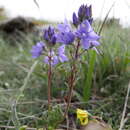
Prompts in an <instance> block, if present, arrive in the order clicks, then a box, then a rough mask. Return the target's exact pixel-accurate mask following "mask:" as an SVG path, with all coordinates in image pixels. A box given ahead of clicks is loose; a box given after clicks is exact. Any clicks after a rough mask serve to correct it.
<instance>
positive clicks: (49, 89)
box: [47, 49, 52, 110]
mask: <svg viewBox="0 0 130 130" xmlns="http://www.w3.org/2000/svg"><path fill="white" fill-rule="evenodd" d="M48 57H49V68H48V88H47V89H48V110H49V109H50V103H51V80H52V68H51V60H52V56H51V49H50V55H49V56H48Z"/></svg>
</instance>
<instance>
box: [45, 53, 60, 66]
mask: <svg viewBox="0 0 130 130" xmlns="http://www.w3.org/2000/svg"><path fill="white" fill-rule="evenodd" d="M44 62H45V63H46V64H48V65H49V64H51V66H55V65H56V64H58V63H59V59H58V56H56V55H55V53H54V51H51V53H49V55H48V56H45V57H44Z"/></svg>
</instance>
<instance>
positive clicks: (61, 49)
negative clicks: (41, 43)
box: [58, 45, 68, 62]
mask: <svg viewBox="0 0 130 130" xmlns="http://www.w3.org/2000/svg"><path fill="white" fill-rule="evenodd" d="M58 56H59V60H60V62H65V61H68V58H67V56H66V55H65V45H62V46H60V47H59V48H58Z"/></svg>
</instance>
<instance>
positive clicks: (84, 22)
mask: <svg viewBox="0 0 130 130" xmlns="http://www.w3.org/2000/svg"><path fill="white" fill-rule="evenodd" d="M82 26H84V28H85V29H86V32H91V31H92V30H93V29H92V27H91V25H90V23H89V21H88V20H85V21H83V23H82Z"/></svg>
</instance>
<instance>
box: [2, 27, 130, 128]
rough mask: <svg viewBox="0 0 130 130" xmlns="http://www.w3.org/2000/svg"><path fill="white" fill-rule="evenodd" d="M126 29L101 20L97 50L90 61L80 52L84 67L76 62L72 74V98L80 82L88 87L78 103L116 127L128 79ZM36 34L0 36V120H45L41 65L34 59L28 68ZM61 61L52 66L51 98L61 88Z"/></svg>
mask: <svg viewBox="0 0 130 130" xmlns="http://www.w3.org/2000/svg"><path fill="white" fill-rule="evenodd" d="M129 34H130V31H129V29H122V28H121V27H120V26H117V25H116V26H115V25H111V26H109V27H107V26H105V28H103V31H102V34H101V36H102V38H101V41H100V42H101V46H100V47H99V48H98V49H99V50H100V51H101V54H97V56H96V58H95V65H94V64H93V63H92V62H91V58H92V59H93V57H91V56H90V57H89V55H88V54H87V53H86V54H85V56H84V57H82V58H83V59H84V61H83V64H84V65H83V66H84V67H83V66H82V65H79V68H78V70H79V71H78V77H77V80H76V83H77V84H76V88H75V90H76V93H77V95H78V96H77V95H76V100H79V101H83V100H82V99H83V98H84V97H83V90H85V89H86V88H85V87H87V86H89V87H91V88H92V89H91V90H90V91H91V93H90V94H91V95H90V100H89V101H88V102H86V103H84V105H80V106H79V107H81V108H85V109H87V110H88V111H89V112H90V113H92V114H93V115H98V116H101V117H103V119H104V120H105V121H106V122H108V123H109V124H111V125H112V127H113V129H114V130H117V129H118V128H119V123H120V119H121V113H122V111H123V105H124V100H125V95H126V91H127V86H128V82H129V79H130V37H129ZM38 39H39V38H37V37H34V35H33V36H32V35H30V36H27V37H26V36H25V39H24V40H21V41H22V43H17V44H16V46H14V45H13V46H11V45H10V44H9V43H8V42H7V40H6V41H5V40H2V38H0V97H1V98H0V125H7V126H11V125H15V126H16V125H17V126H18V125H20V126H22V125H24V124H26V125H28V126H30V127H41V126H42V124H43V123H44V121H45V120H44V119H43V118H42V117H43V116H44V114H45V113H44V112H45V111H46V104H47V93H46V89H47V88H46V86H47V76H46V75H47V73H46V69H47V68H46V66H45V65H44V64H42V62H39V60H38V64H37V65H36V66H34V68H33V69H32V70H30V69H31V67H32V65H33V64H34V62H35V60H33V59H32V58H31V55H30V52H29V51H30V49H31V46H32V45H33V44H35V41H37V40H38ZM90 53H91V52H90ZM93 65H94V70H93ZM65 67H66V66H65V65H63V66H57V69H58V71H56V70H53V71H54V72H55V75H56V76H53V91H52V95H53V99H55V98H60V97H63V96H64V95H65V94H66V90H67V85H66V81H67V79H66V77H67V74H68V72H67V71H66V70H67V69H69V68H65ZM91 67H92V68H91ZM63 68H64V69H63ZM92 70H93V72H92ZM88 79H89V80H88ZM90 81H92V84H91V82H90ZM85 85H86V86H85ZM21 88H22V91H20V90H21ZM87 89H88V88H87ZM79 97H80V98H79ZM17 98H19V100H18V102H16V99H17ZM55 105H56V104H55V103H54V106H55ZM15 109H16V110H17V111H15ZM129 109H130V103H129V102H128V110H129ZM129 128H130V122H129V121H127V122H126V125H125V128H124V129H126V130H129Z"/></svg>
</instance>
